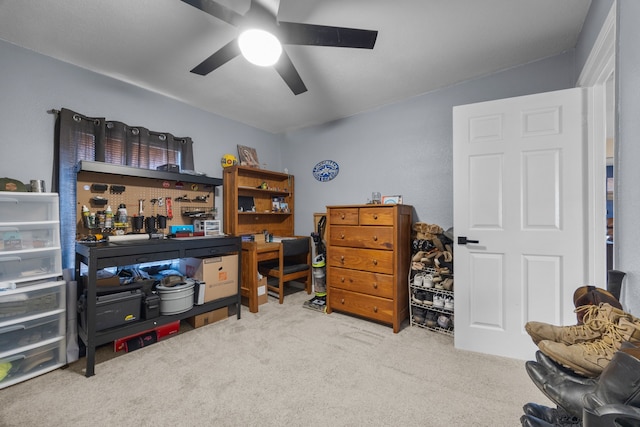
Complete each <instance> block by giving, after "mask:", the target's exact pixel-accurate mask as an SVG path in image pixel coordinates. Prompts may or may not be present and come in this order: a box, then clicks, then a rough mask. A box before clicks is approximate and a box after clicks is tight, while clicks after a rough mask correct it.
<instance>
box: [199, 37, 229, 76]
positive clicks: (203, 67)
mask: <svg viewBox="0 0 640 427" xmlns="http://www.w3.org/2000/svg"><path fill="white" fill-rule="evenodd" d="M238 55H240V48H239V47H238V41H237V40H235V39H234V40H231V41H230V42H229V43H227V44H226V45H224V46H223V47H221V48H220V49H219V50H218V51H217V52H215V53H214V54H213V55H211V56H210V57H208V58H207V59H205V60H204V61H202V62H201V63H200V64H198V65H197V66H196V67H195V68H194V69H193V70H191V72H192V73H194V74H200V75H201V76H206V75H207V74H209V73H210V72H212V71H213V70H215V69H216V68H218V67H220V66H221V65H224V64H226V63H227V62H229V61H231V60H232V59H233V58H235V57H236V56H238Z"/></svg>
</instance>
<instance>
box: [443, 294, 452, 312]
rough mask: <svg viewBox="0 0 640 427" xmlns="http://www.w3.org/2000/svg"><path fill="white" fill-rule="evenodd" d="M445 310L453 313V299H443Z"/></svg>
mask: <svg viewBox="0 0 640 427" xmlns="http://www.w3.org/2000/svg"><path fill="white" fill-rule="evenodd" d="M443 308H444V309H445V310H449V311H453V298H451V297H449V298H445V300H444V307H443Z"/></svg>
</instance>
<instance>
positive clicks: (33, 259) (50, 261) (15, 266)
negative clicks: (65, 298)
mask: <svg viewBox="0 0 640 427" xmlns="http://www.w3.org/2000/svg"><path fill="white" fill-rule="evenodd" d="M52 275H53V276H62V259H61V256H60V250H59V249H56V248H45V249H33V250H21V251H2V252H0V282H12V281H23V280H37V279H42V278H45V277H51V276H52Z"/></svg>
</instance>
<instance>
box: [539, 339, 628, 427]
mask: <svg viewBox="0 0 640 427" xmlns="http://www.w3.org/2000/svg"><path fill="white" fill-rule="evenodd" d="M639 357H640V349H638V348H627V349H622V350H620V351H617V352H615V353H614V355H613V357H612V358H611V361H610V362H609V363H608V364H607V366H605V368H604V369H603V371H602V374H600V376H599V378H598V379H597V381H596V382H595V384H594V385H584V384H577V383H572V382H570V381H565V382H563V383H558V384H556V383H547V384H545V385H544V391H545V395H546V396H547V397H548V398H549V399H551V400H552V401H553V402H555V403H556V404H557V405H558V406H560V407H562V408H564V409H565V410H566V411H567V412H569V413H570V414H571V415H574V416H576V417H582V411H583V409H585V408H587V409H595V408H597V407H600V406H603V405H606V404H609V403H624V404H628V405H631V406H635V407H640V360H639V359H638V358H639Z"/></svg>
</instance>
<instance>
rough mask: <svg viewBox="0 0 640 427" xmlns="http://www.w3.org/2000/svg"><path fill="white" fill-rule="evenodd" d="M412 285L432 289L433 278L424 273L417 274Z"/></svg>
mask: <svg viewBox="0 0 640 427" xmlns="http://www.w3.org/2000/svg"><path fill="white" fill-rule="evenodd" d="M413 284H414V285H415V286H420V287H424V288H431V287H433V276H432V275H430V274H426V273H418V274H416V275H415V276H414V277H413Z"/></svg>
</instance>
